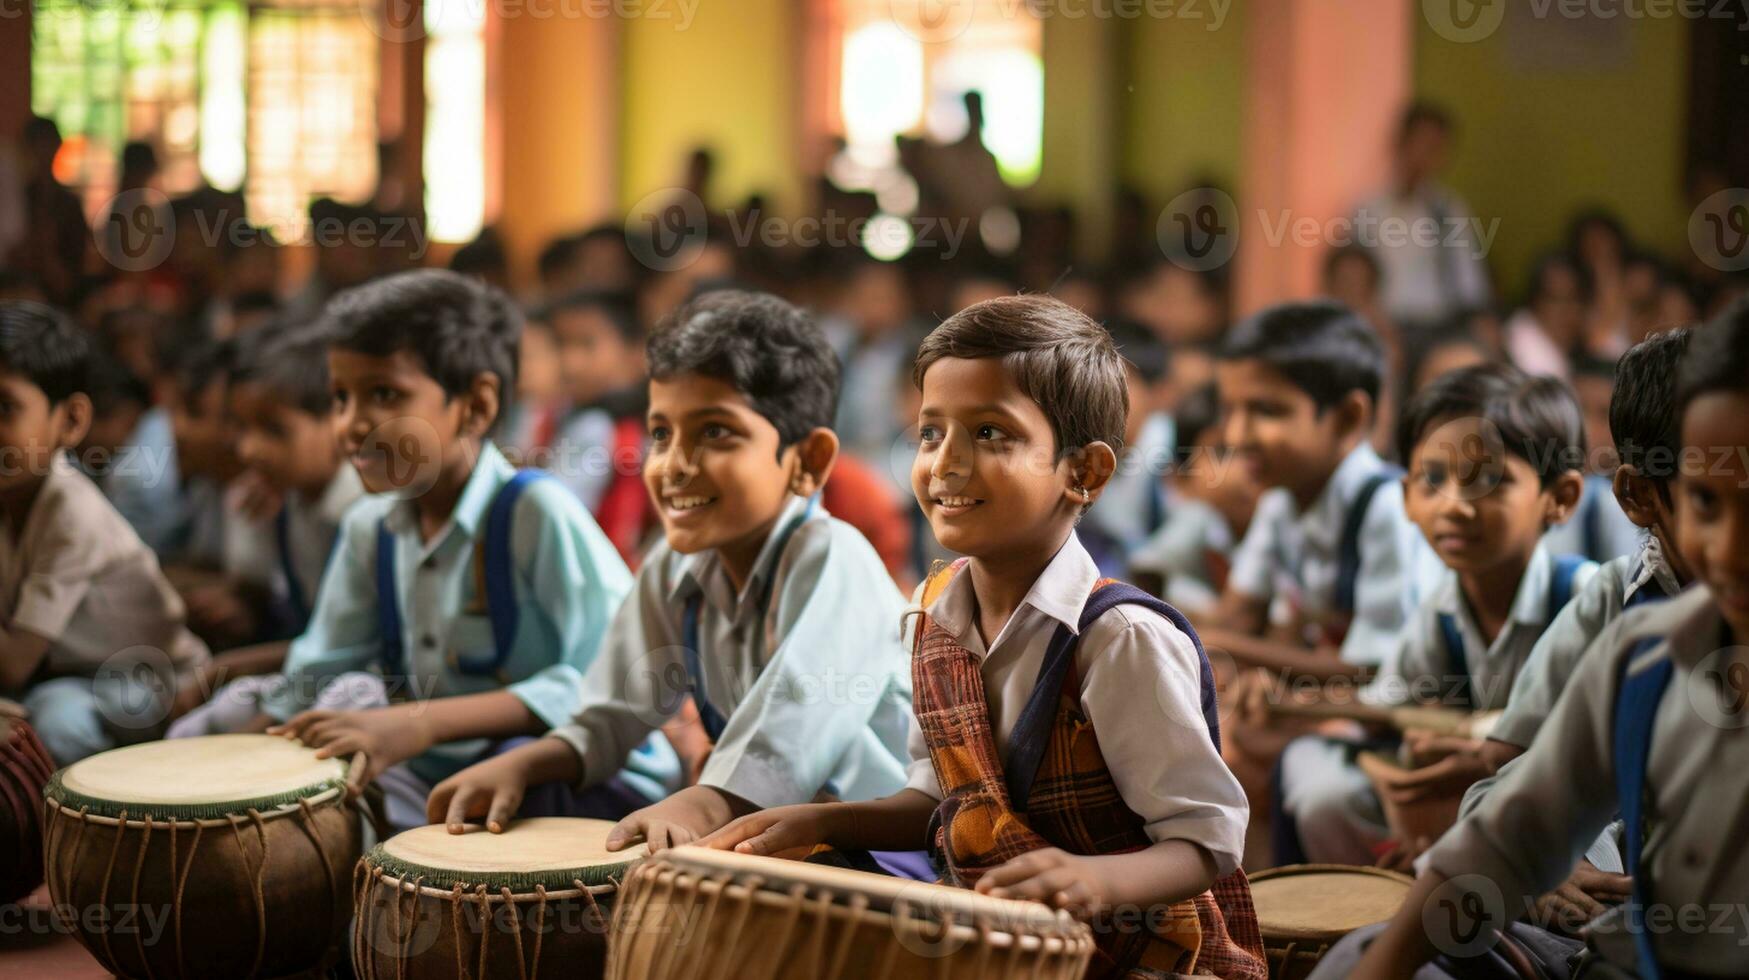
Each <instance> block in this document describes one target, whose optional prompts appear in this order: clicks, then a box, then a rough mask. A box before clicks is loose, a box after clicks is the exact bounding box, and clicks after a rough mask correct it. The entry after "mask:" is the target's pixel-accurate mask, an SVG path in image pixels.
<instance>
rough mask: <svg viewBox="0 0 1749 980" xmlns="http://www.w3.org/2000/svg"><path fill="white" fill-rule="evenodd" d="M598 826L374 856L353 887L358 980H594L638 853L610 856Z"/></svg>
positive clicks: (361, 866)
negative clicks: (617, 898)
mask: <svg viewBox="0 0 1749 980" xmlns="http://www.w3.org/2000/svg"><path fill="white" fill-rule="evenodd" d="M612 829H613V824H612V823H611V822H609V821H605V820H574V819H564V818H541V819H534V820H521V821H517V822H516V823H513V824H511V825H510V827H509V829H508V830H506V831H505V832H504V833H502V834H489V833H486V832H485V831H484V830H481V829H475V828H470V829H469V831H468V832H467V833H464V834H459V835H458V834H450V833H449V832H448V830H447V828H445V827H442V826H429V827H418V828H415V829H413V830H410V831H407V832H406V833H404V834H398V835H396V836H395V837H392V838H390V839H389V840H387V841H384V842H383V843H381V844H379V845H377V846H376V847H374V848H372V849H371V852H370V853H369V854H367V855H365V857H364V859H363V860H361V861H360V862H359V863H358V872H357V875H356V877H355V880H354V888H355V889H356V895H357V904H358V925H357V928H356V929H355V930H354V932H353V939H352V963H353V969H354V972H355V973H357V975H358V977H359V978H360V980H371V978H376V977H385V978H395V980H463V978H473V980H500V978H504V980H538V978H540V977H543V976H544V977H567V978H589V977H600V976H601V974H602V970H603V967H604V966H605V964H606V962H607V926H608V916H609V915H610V914H611V908H612V901H613V895H614V893H615V892H616V891H617V890H618V886H619V880H620V878H621V877H622V876H623V875H624V874H625V870H626V867H627V866H628V865H629V864H631V862H633V861H635V860H637V859H638V858H641V857H643V855H644V853H645V851H644V848H643V846H642V845H639V846H638V847H636V848H634V849H630V850H626V851H617V852H611V853H610V852H609V851H608V850H607V849H606V847H605V846H604V845H605V843H606V841H607V833H608V831H609V830H612Z"/></svg>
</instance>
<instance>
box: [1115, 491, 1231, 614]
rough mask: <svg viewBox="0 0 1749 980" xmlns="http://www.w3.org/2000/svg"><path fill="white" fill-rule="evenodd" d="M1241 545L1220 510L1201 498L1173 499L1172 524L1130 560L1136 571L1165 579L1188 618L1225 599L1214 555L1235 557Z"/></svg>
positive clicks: (1168, 592)
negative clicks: (1212, 559) (1212, 565)
mask: <svg viewBox="0 0 1749 980" xmlns="http://www.w3.org/2000/svg"><path fill="white" fill-rule="evenodd" d="M1236 543H1237V542H1236V540H1235V538H1234V535H1233V529H1232V527H1230V526H1229V525H1228V524H1227V519H1226V517H1224V516H1223V515H1222V514H1221V512H1220V511H1218V510H1216V509H1215V508H1214V507H1213V506H1211V505H1210V504H1208V503H1207V502H1206V501H1202V500H1198V499H1196V498H1195V497H1184V496H1172V497H1170V498H1168V500H1167V503H1166V522H1165V523H1164V524H1161V525H1160V529H1159V530H1158V531H1155V532H1154V535H1153V537H1150V538H1149V539H1148V540H1147V542H1146V543H1145V544H1143V545H1142V546H1141V547H1140V548H1138V549H1136V552H1135V554H1133V555H1131V556H1130V569H1131V571H1132V572H1152V573H1154V574H1156V575H1159V576H1160V577H1161V578H1163V579H1165V581H1166V596H1165V599H1166V601H1167V602H1170V603H1172V604H1173V605H1174V606H1177V607H1178V608H1179V609H1180V610H1181V611H1184V612H1185V613H1186V614H1189V613H1190V612H1193V611H1195V612H1200V611H1204V610H1208V609H1213V608H1214V606H1215V603H1217V602H1219V601H1220V598H1221V597H1220V589H1219V588H1217V587H1216V584H1215V581H1214V579H1215V574H1214V570H1213V569H1212V568H1210V567H1209V555H1210V554H1211V553H1212V554H1216V555H1226V556H1229V557H1230V556H1231V555H1232V553H1233V547H1234V545H1235V544H1236Z"/></svg>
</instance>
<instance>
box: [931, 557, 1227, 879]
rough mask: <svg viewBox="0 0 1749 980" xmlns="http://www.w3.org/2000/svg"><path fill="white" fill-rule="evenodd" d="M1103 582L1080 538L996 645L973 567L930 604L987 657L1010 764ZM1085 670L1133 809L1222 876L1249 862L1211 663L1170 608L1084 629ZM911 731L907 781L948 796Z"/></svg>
mask: <svg viewBox="0 0 1749 980" xmlns="http://www.w3.org/2000/svg"><path fill="white" fill-rule="evenodd" d="M1097 581H1099V569H1098V568H1097V567H1095V566H1094V564H1093V559H1092V557H1091V556H1089V555H1088V554H1087V549H1086V548H1085V547H1083V546H1082V544H1081V541H1080V539H1079V538H1077V537H1076V536H1075V535H1074V534H1070V535H1069V538H1068V540H1067V541H1065V542H1064V543H1063V546H1062V548H1061V549H1059V550H1058V551H1057V554H1056V557H1054V558H1052V559H1051V562H1050V564H1049V565H1046V566H1045V570H1044V571H1043V572H1042V573H1041V574H1040V575H1039V577H1038V579H1037V581H1035V582H1033V585H1032V589H1031V590H1029V591H1028V592H1027V594H1026V598H1025V600H1023V601H1022V602H1021V604H1020V606H1019V608H1017V609H1015V610H1014V615H1013V616H1011V617H1009V620H1008V622H1007V624H1005V625H1004V626H1003V627H1002V632H1001V633H999V634H997V636H996V639H995V641H994V642H992V643H991V644H990V645H989V647H988V648H986V647H985V645H984V641H983V638H982V637H981V636H980V635H979V633H978V624H977V620H978V603H977V596H976V594H975V593H974V592H973V590H972V575H971V572H970V571H969V570H962V571H960V572H959V573H958V574H956V575H955V576H954V577H953V579H952V580H951V581H950V582H948V584H947V587H946V588H945V589H943V590H942V593H941V595H940V596H939V597H937V598H936V600H935V602H934V603H933V604H932V605H930V606H929V608H928V609H927V610H925V611H926V612H927V613H928V615H929V618H930V619H931V620H933V621H934V622H935V624H936V625H937V626H939V627H941V628H942V629H944V630H946V631H947V632H948V633H949V634H950V635H952V636H953V638H954V639H955V640H956V641H958V642H959V643H960V644H961V645H963V646H964V647H965V648H966V649H967V650H969V651H971V653H972V654H973V655H974V656H976V657H977V658H978V659H979V660H980V661H981V662H982V668H981V673H982V675H983V678H984V696H985V698H986V699H987V700H988V702H989V709H990V726H991V729H992V733H993V735H994V737H995V740H996V750H997V753H998V755H999V756H1000V758H1001V759H1002V760H1003V761H1004V763H1006V761H1007V758H1008V740H1009V737H1010V736H1011V735H1012V734H1013V732H1014V726H1015V725H1016V724H1017V723H1018V722H1019V720H1020V712H1021V709H1023V708H1024V707H1025V706H1026V702H1027V699H1028V698H1029V697H1031V696H1032V691H1033V688H1034V686H1035V685H1036V683H1037V681H1038V672H1039V668H1040V667H1041V666H1042V665H1043V663H1044V657H1045V648H1046V647H1048V646H1049V645H1050V642H1051V637H1053V636H1054V635H1056V632H1057V629H1058V627H1059V626H1067V627H1068V628H1069V629H1070V630H1076V629H1077V628H1078V624H1079V623H1080V621H1081V607H1082V606H1083V605H1085V604H1086V602H1087V597H1088V595H1089V594H1090V593H1091V592H1092V591H1093V585H1094V583H1095V582H1097ZM919 594H921V592H919ZM913 623H915V617H913ZM1075 666H1076V669H1077V671H1078V672H1079V674H1080V677H1081V709H1082V710H1083V711H1085V712H1086V713H1087V719H1088V721H1090V722H1092V724H1093V727H1094V730H1095V731H1097V732H1098V733H1099V751H1100V754H1101V755H1103V756H1104V757H1105V764H1106V768H1108V769H1109V770H1110V771H1111V777H1112V781H1113V782H1114V783H1116V785H1117V790H1118V793H1119V795H1121V796H1122V797H1123V801H1124V805H1125V806H1127V807H1129V808H1130V810H1132V811H1134V812H1135V814H1136V815H1137V816H1139V817H1141V818H1142V821H1143V824H1144V829H1145V830H1146V831H1147V834H1148V839H1149V840H1151V841H1154V842H1155V843H1158V842H1160V841H1163V840H1175V839H1176V840H1188V841H1191V842H1193V843H1196V844H1200V845H1202V846H1203V847H1204V848H1205V849H1206V850H1207V851H1208V852H1209V854H1211V855H1212V856H1213V857H1214V859H1215V864H1216V866H1217V872H1216V873H1217V874H1222V875H1224V874H1227V873H1228V872H1230V871H1232V870H1233V869H1234V868H1236V867H1238V866H1239V860H1240V858H1241V857H1242V855H1243V854H1244V850H1245V824H1246V821H1247V820H1249V819H1250V807H1249V806H1248V804H1247V803H1246V801H1245V791H1244V790H1243V789H1242V788H1241V787H1240V786H1239V781H1238V780H1237V779H1235V778H1234V776H1233V773H1232V771H1231V770H1230V769H1228V768H1227V764H1226V763H1225V762H1222V761H1221V755H1220V753H1219V752H1217V751H1216V750H1215V746H1214V741H1213V740H1212V739H1211V738H1210V737H1209V731H1208V725H1207V723H1206V722H1205V721H1204V719H1203V714H1202V674H1201V665H1200V661H1199V659H1198V657H1197V655H1196V646H1195V645H1194V644H1193V643H1192V642H1191V639H1190V637H1189V636H1188V635H1186V634H1185V633H1183V632H1181V631H1180V630H1179V629H1178V628H1177V627H1175V626H1173V625H1172V623H1171V622H1170V621H1169V620H1167V619H1166V618H1165V617H1164V616H1161V615H1160V614H1159V613H1156V612H1154V611H1152V610H1150V609H1146V608H1144V607H1142V606H1136V605H1120V606H1117V607H1115V608H1113V609H1110V610H1107V611H1106V612H1105V614H1104V615H1102V616H1100V617H1099V618H1098V619H1096V620H1094V621H1093V623H1092V624H1091V625H1090V626H1088V628H1087V630H1086V632H1085V633H1082V634H1080V641H1079V643H1078V644H1077V646H1076V649H1075ZM910 729H911V736H910V750H911V766H910V772H909V774H908V776H907V778H906V782H905V785H906V786H907V787H908V788H910V789H914V790H917V791H918V792H921V793H925V794H927V795H929V796H931V797H933V798H935V799H937V800H939V799H941V798H942V795H943V794H942V791H941V784H940V783H939V782H938V781H937V779H936V775H935V766H934V763H933V762H932V761H931V760H930V757H929V748H928V746H927V744H926V743H925V742H924V738H923V730H922V728H921V727H920V726H919V725H918V724H917V721H916V718H915V717H913V718H912V720H911V726H910Z"/></svg>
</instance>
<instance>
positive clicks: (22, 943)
mask: <svg viewBox="0 0 1749 980" xmlns="http://www.w3.org/2000/svg"><path fill="white" fill-rule="evenodd" d="M107 976H109V973H108V971H106V970H104V969H103V968H102V967H100V966H98V965H97V961H96V960H94V959H92V958H91V954H90V953H87V952H85V947H83V946H81V945H79V941H78V940H76V939H74V938H73V937H72V935H71V934H69V933H68V932H67V931H66V929H65V928H64V927H63V926H62V925H61V924H60V923H59V922H56V921H55V918H54V915H53V914H52V911H51V908H50V905H49V893H48V889H47V888H46V887H45V888H38V889H37V890H36V891H34V892H32V893H31V895H30V897H29V898H26V899H25V900H24V901H22V902H20V903H18V905H17V907H16V908H15V907H13V906H7V905H0V977H5V978H6V980H98V978H103V977H107Z"/></svg>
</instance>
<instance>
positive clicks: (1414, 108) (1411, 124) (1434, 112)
mask: <svg viewBox="0 0 1749 980" xmlns="http://www.w3.org/2000/svg"><path fill="white" fill-rule="evenodd" d="M1423 124H1430V125H1433V126H1436V127H1438V128H1439V129H1441V130H1443V131H1444V132H1446V133H1448V134H1449V133H1450V132H1451V131H1452V130H1453V129H1455V128H1456V125H1457V124H1456V123H1455V122H1454V121H1453V120H1452V115H1451V111H1450V110H1448V109H1446V107H1445V106H1442V105H1440V104H1438V103H1437V102H1426V101H1416V102H1411V103H1409V105H1408V106H1407V107H1406V108H1405V109H1404V110H1403V115H1402V117H1401V118H1400V119H1398V120H1397V142H1398V143H1399V144H1400V143H1402V141H1403V140H1406V139H1408V138H1409V134H1410V133H1412V132H1414V131H1415V127H1417V126H1420V125H1423Z"/></svg>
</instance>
